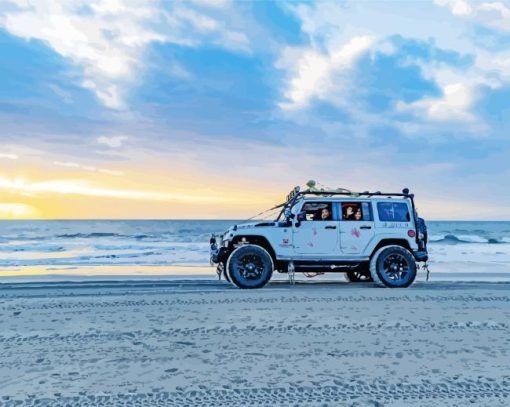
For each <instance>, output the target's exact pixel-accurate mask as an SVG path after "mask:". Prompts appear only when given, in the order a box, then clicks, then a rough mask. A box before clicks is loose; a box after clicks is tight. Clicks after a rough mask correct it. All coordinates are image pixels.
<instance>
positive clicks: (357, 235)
mask: <svg viewBox="0 0 510 407" xmlns="http://www.w3.org/2000/svg"><path fill="white" fill-rule="evenodd" d="M351 235H352V236H354V237H356V238H359V237H360V236H361V232H360V230H359V229H357V228H352V230H351Z"/></svg>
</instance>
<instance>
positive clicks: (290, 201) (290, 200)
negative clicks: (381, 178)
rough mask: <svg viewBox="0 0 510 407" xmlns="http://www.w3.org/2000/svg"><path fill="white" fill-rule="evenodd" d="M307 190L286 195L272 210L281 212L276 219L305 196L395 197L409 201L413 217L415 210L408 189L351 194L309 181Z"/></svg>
mask: <svg viewBox="0 0 510 407" xmlns="http://www.w3.org/2000/svg"><path fill="white" fill-rule="evenodd" d="M307 186H308V187H309V188H308V189H305V190H303V191H301V188H300V187H299V186H296V187H294V189H293V190H292V191H290V193H289V194H288V195H287V199H286V201H285V202H284V203H283V204H280V205H277V206H275V207H274V208H272V209H276V208H282V211H281V212H280V214H279V215H278V219H279V218H280V217H281V215H282V214H283V212H284V211H285V208H290V207H291V206H292V205H294V203H295V202H296V201H297V199H298V198H299V197H303V196H305V195H317V196H335V195H338V196H350V197H352V198H359V197H367V198H370V197H372V196H386V197H388V198H391V197H392V196H396V197H403V198H409V199H410V200H411V206H412V209H413V216H415V215H414V214H415V213H416V209H415V206H414V194H411V193H410V192H409V188H404V189H402V192H381V191H375V192H370V191H364V192H353V191H350V190H348V189H345V188H337V189H330V190H328V189H325V188H321V189H318V188H315V181H309V182H308V183H307Z"/></svg>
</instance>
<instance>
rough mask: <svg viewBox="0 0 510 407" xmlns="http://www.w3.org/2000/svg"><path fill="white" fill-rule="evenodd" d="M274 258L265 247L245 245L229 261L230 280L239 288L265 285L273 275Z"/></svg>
mask: <svg viewBox="0 0 510 407" xmlns="http://www.w3.org/2000/svg"><path fill="white" fill-rule="evenodd" d="M273 269H274V264H273V259H272V258H271V255H270V254H269V253H268V252H267V250H265V249H264V248H263V247H260V246H257V245H250V244H249V245H243V246H240V247H238V248H237V249H235V250H234V251H233V252H232V254H231V255H230V256H229V258H228V261H227V273H228V274H229V276H230V280H231V281H232V283H234V284H235V285H236V286H237V287H239V288H261V287H264V286H265V285H266V284H267V282H268V281H269V280H270V279H271V276H272V275H273Z"/></svg>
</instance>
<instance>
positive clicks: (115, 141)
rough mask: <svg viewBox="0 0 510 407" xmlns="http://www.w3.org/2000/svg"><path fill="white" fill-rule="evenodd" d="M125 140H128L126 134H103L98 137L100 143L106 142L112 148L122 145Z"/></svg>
mask: <svg viewBox="0 0 510 407" xmlns="http://www.w3.org/2000/svg"><path fill="white" fill-rule="evenodd" d="M124 140H127V137H126V136H111V137H107V136H101V137H98V138H97V142H98V143H99V144H104V145H106V146H108V147H111V148H116V147H120V146H122V143H123V142H124Z"/></svg>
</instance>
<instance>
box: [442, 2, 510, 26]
mask: <svg viewBox="0 0 510 407" xmlns="http://www.w3.org/2000/svg"><path fill="white" fill-rule="evenodd" d="M434 3H435V4H437V5H438V6H445V7H448V8H449V9H450V11H451V13H452V14H453V15H455V16H457V17H464V18H467V19H471V20H473V21H476V22H477V23H479V24H482V25H486V26H488V27H491V28H494V29H496V30H500V31H503V32H510V6H507V5H506V4H505V3H503V2H501V1H492V2H480V1H474V2H470V1H468V0H434Z"/></svg>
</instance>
